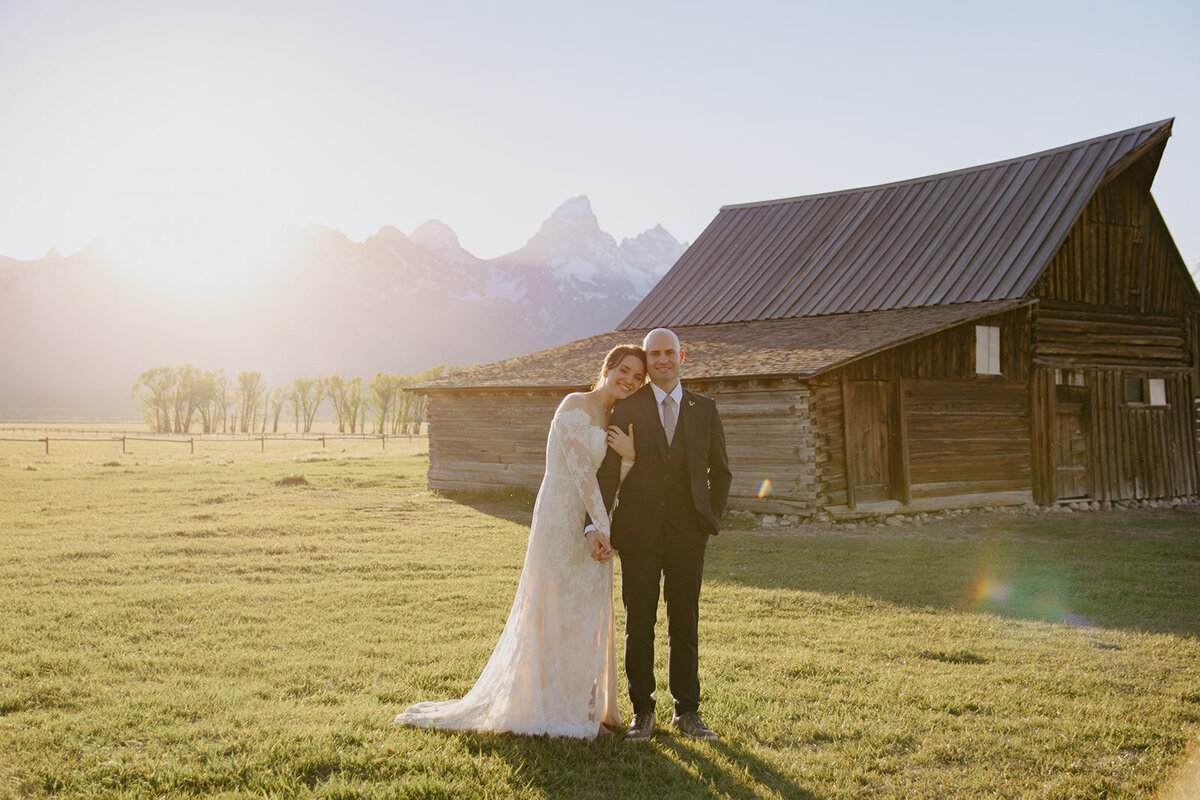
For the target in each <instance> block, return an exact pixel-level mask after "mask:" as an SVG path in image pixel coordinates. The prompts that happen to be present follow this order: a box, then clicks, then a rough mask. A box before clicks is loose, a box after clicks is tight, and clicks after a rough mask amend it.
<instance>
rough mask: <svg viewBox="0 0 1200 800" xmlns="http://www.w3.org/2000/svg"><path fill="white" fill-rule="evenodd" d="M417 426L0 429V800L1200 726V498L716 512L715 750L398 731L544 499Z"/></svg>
mask: <svg viewBox="0 0 1200 800" xmlns="http://www.w3.org/2000/svg"><path fill="white" fill-rule="evenodd" d="M423 446H424V445H423V443H422V442H420V440H417V441H416V442H414V443H409V444H408V445H407V446H406V445H405V444H403V443H397V444H396V446H395V447H393V446H392V445H391V444H389V449H388V451H387V452H380V450H379V449H378V443H375V447H374V448H372V447H371V444H370V443H362V444H358V443H349V444H347V445H346V449H344V450H343V448H342V445H341V443H337V444H334V445H331V446H330V447H329V449H328V450H327V451H326V452H325V453H320V452H319V451H318V452H313V451H312V449H311V448H312V447H313V445H312V443H308V444H307V445H306V446H305V449H303V450H302V451H296V452H275V453H272V452H271V450H270V448H268V452H267V453H266V454H265V455H264V454H260V453H258V452H257V451H256V450H255V449H254V448H253V447H247V446H245V445H228V446H225V445H222V446H217V445H209V444H206V445H204V446H203V447H202V446H201V445H199V444H198V445H197V455H195V456H194V457H193V456H188V455H186V454H181V453H180V452H179V450H178V447H177V446H176V448H174V449H169V448H167V446H165V445H154V444H146V445H145V446H143V447H140V448H139V449H138V451H137V452H136V453H134V454H131V455H127V456H121V455H120V453H119V448H118V450H117V451H116V452H115V453H114V452H113V450H112V446H111V444H86V443H85V444H80V445H78V447H77V448H75V449H74V450H67V449H66V448H64V449H63V450H62V452H59V453H52V454H51V455H50V456H44V455H42V454H41V452H40V450H38V448H37V445H20V444H9V445H8V446H6V447H4V448H3V449H0V798H11V797H42V796H60V797H72V798H75V797H150V796H170V797H180V796H182V797H186V796H206V797H207V796H227V797H244V796H277V797H330V798H335V797H458V796H482V797H514V796H515V797H596V798H600V797H644V798H658V797H693V796H711V797H723V796H728V797H736V798H742V797H761V796H765V797H798V798H881V797H882V798H887V797H891V798H913V797H979V798H984V797H989V798H990V797H1021V798H1024V797H1044V798H1093V797H1153V796H1154V795H1155V793H1156V791H1158V789H1159V787H1161V786H1162V785H1163V784H1164V782H1165V781H1167V780H1168V778H1169V776H1170V775H1171V773H1172V771H1173V770H1174V769H1176V768H1177V767H1178V766H1179V765H1180V764H1181V763H1182V762H1183V761H1184V760H1185V758H1186V756H1187V753H1188V749H1189V747H1191V745H1192V743H1193V742H1194V741H1195V740H1196V737H1197V734H1198V733H1200V668H1198V667H1197V665H1198V664H1200V508H1197V507H1196V506H1188V507H1183V508H1179V509H1174V510H1170V511H1167V510H1153V511H1150V510H1147V511H1139V512H1122V513H1095V514H1076V515H1069V516H1067V515H1063V516H1057V515H1056V516H1035V515H1015V514H972V515H967V516H964V517H960V518H957V519H953V520H939V521H936V522H933V523H930V524H928V525H922V526H917V525H910V526H905V527H903V528H887V529H877V528H867V529H862V528H859V529H856V530H853V531H849V532H848V531H846V530H845V529H844V528H837V527H824V528H822V527H803V528H801V529H798V530H794V531H775V532H774V533H768V532H763V531H753V530H749V531H747V530H742V531H735V532H729V533H727V534H724V535H722V536H720V537H719V538H717V539H715V540H713V541H712V543H711V544H710V547H709V551H708V557H707V563H706V577H705V584H704V595H703V597H702V610H701V615H702V620H701V632H700V634H701V681H702V684H703V687H704V694H705V702H704V706H703V708H702V711H703V713H704V716H705V719H706V721H708V722H709V723H710V724H711V725H712V726H713V727H714V728H716V729H717V730H718V731H719V732H720V733H721V734H722V736H723V741H722V742H721V743H719V744H716V745H709V744H701V743H693V742H691V741H688V740H684V739H682V738H680V737H678V736H675V735H674V734H672V733H670V732H669V731H668V732H664V733H661V734H659V735H658V736H657V737H656V739H655V740H654V741H653V742H651V743H650V744H648V745H633V744H625V743H622V742H620V741H619V739H618V740H616V741H599V742H594V743H593V742H575V741H563V740H550V739H545V738H523V737H515V736H504V735H486V734H471V733H456V734H451V733H442V732H437V731H423V730H413V729H407V728H400V727H397V726H394V725H393V724H391V722H390V720H391V718H392V716H394V715H395V714H396V713H397V712H398V711H400V710H401V709H403V708H404V707H405V706H407V705H408V704H409V703H411V702H415V701H417V700H424V699H441V698H446V697H454V696H458V695H461V694H462V693H464V692H465V691H466V690H467V689H468V688H469V687H470V686H471V684H472V682H473V681H474V678H475V677H476V675H477V674H478V672H479V670H480V669H481V667H482V666H483V664H484V662H485V661H486V659H487V657H488V655H489V653H490V651H491V648H492V645H493V644H494V643H495V640H496V637H497V636H498V634H499V632H500V629H501V627H502V625H503V622H504V619H505V616H506V615H507V612H508V607H509V604H510V602H511V600H512V593H513V590H514V588H515V585H516V581H517V578H518V576H519V573H520V568H521V563H522V559H523V556H524V546H525V537H526V535H527V524H528V517H529V508H530V506H529V502H528V500H529V498H528V497H524V496H521V495H518V496H516V497H506V496H504V495H501V494H497V495H490V496H478V497H471V498H448V497H444V496H440V495H438V494H436V493H431V492H428V491H427V490H426V489H425V487H424V472H425V467H426V463H427V461H426V457H425V455H424V453H422V452H418V448H421V447H423ZM156 447H157V448H159V449H158V450H156V449H155V448H156ZM222 447H224V448H225V449H221V448H222ZM620 617H621V614H620V610H619V609H618V625H619V626H620V625H621V624H622V620H621V619H620ZM660 633H661V634H662V635H661V636H660V646H659V648H658V654H659V657H660V665H659V670H658V673H659V675H660V676H661V677H662V678H663V679H664V681H665V674H666V670H665V663H662V662H663V660H664V659H665V654H666V646H665V626H662V630H661V631H660ZM623 683H624V682H623V680H622V684H623ZM660 696H661V697H662V698H663V700H664V702H663V703H662V704H661V706H660V708H661V709H662V711H661V714H660V721H662V722H665V721H666V718H665V717H666V714H667V708H668V707H669V695H668V694H667V692H666V688H665V686H660ZM622 710H623V712H624V713H625V714H626V716H627V715H628V713H629V707H628V702H627V701H626V700H624V698H622Z"/></svg>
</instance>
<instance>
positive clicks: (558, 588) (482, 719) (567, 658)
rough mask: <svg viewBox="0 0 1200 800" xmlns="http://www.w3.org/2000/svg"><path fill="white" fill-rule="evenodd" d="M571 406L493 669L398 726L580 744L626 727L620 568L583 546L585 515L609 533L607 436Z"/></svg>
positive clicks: (560, 415) (559, 414) (553, 444)
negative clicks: (620, 664) (616, 602)
mask: <svg viewBox="0 0 1200 800" xmlns="http://www.w3.org/2000/svg"><path fill="white" fill-rule="evenodd" d="M564 405H566V401H564V404H563V405H560V406H559V408H558V411H556V412H555V414H554V420H553V422H552V423H551V425H550V435H549V438H548V439H547V442H546V475H545V477H544V478H543V479H542V486H541V489H539V490H538V496H537V502H536V503H535V504H534V508H533V523H532V525H531V528H530V531H529V548H528V550H527V551H526V553H525V567H524V569H523V570H522V572H521V581H520V583H519V584H518V586H517V596H516V598H515V599H514V600H513V604H512V610H511V611H510V612H509V614H508V621H507V622H505V624H504V631H503V632H502V633H501V634H500V641H499V642H498V643H497V644H496V649H495V650H493V651H492V655H491V658H489V659H488V663H487V666H485V667H484V668H483V673H482V674H480V676H479V679H478V680H477V681H475V685H474V686H473V687H472V688H471V691H470V692H468V693H467V695H466V696H465V697H463V698H462V699H461V700H446V701H441V702H425V703H418V704H416V705H414V706H412V707H411V708H409V709H408V710H407V711H405V712H404V713H402V714H400V715H399V716H397V717H396V722H399V723H403V724H406V725H415V726H418V727H422V728H445V729H449V730H475V731H511V732H513V733H523V734H548V735H550V736H570V737H574V738H580V739H593V738H595V737H596V736H597V735H598V734H599V732H600V725H601V723H605V724H607V725H610V726H611V725H620V716H619V713H618V711H617V668H616V655H615V651H614V649H613V648H614V641H613V630H614V627H613V581H612V562H611V561H609V562H608V563H604V564H601V563H598V562H596V561H593V560H592V558H591V554H590V551H589V548H588V543H587V540H586V539H585V538H584V536H583V525H584V514H585V512H586V513H587V514H588V515H589V516H591V518H592V522H593V524H595V525H596V527H597V528H598V529H599V530H600V531H602V532H603V533H605V534H608V532H609V522H608V513H607V512H606V510H605V508H604V501H603V499H602V498H601V496H600V487H599V485H598V484H597V483H596V470H597V469H598V468H599V466H600V461H601V460H602V459H603V458H604V452H605V450H606V448H607V444H606V434H605V430H604V429H603V428H600V427H597V426H595V425H593V424H592V422H591V418H590V417H589V416H588V413H587V412H586V411H584V410H583V409H580V408H574V409H569V410H564Z"/></svg>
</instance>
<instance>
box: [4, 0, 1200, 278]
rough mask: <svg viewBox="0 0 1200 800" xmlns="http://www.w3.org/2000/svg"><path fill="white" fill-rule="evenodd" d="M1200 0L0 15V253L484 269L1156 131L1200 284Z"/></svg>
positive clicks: (1173, 205) (74, 7) (300, 0)
mask: <svg viewBox="0 0 1200 800" xmlns="http://www.w3.org/2000/svg"><path fill="white" fill-rule="evenodd" d="M1198 79H1200V3H1196V2H1195V0H1187V1H1186V2H1184V1H1183V0H1179V1H1174V0H1147V2H1143V3H1140V4H1138V5H1137V6H1130V5H1128V4H1127V3H1115V2H1108V0H1092V1H1091V2H1055V0H1040V1H1039V2H1027V0H1009V1H1008V2H1004V3H995V4H983V3H971V2H962V0H955V1H954V2H940V1H939V2H927V1H925V0H915V2H905V3H895V2H862V3H855V2H798V1H793V2H767V1H764V0H742V1H741V2H738V3H731V2H728V0H723V1H722V2H704V1H703V0H691V1H690V2H654V0H639V2H625V0H605V2H602V3H597V2H572V1H571V0H553V2H512V3H496V2H494V1H492V2H455V0H443V1H442V2H438V3H431V2H428V1H427V0H425V1H423V2H419V3H411V2H405V1H404V0H397V1H395V2H367V1H366V0H340V1H339V2H336V3H333V2H305V0H288V1H287V2H253V1H252V0H237V2H227V1H226V0H205V2H195V3H181V2H170V1H169V0H166V1H164V0H158V1H157V2H129V1H127V0H103V2H101V1H100V0H91V1H90V2H59V1H58V0H36V1H35V0H20V1H19V2H18V1H17V0H0V254H3V255H6V256H9V257H12V258H18V259H34V258H40V257H41V256H43V255H44V254H45V253H46V252H47V251H48V250H50V249H51V248H55V249H57V250H58V251H60V252H61V253H63V254H70V253H72V252H75V251H77V250H79V249H80V248H82V247H84V246H85V245H86V244H87V243H88V242H90V241H92V240H93V239H97V238H99V239H101V240H102V241H103V242H104V243H105V244H106V245H108V246H109V247H110V249H111V251H113V252H115V253H116V254H118V255H119V256H121V257H123V258H127V259H130V260H134V261H139V262H140V263H144V264H146V265H147V269H154V270H194V269H201V270H206V271H211V272H214V273H217V274H220V273H221V271H222V270H224V271H226V272H228V273H229V274H230V275H234V274H236V272H237V270H240V269H245V268H247V267H246V265H247V264H250V263H252V261H253V260H254V259H255V258H259V257H261V256H263V255H264V254H266V253H268V252H270V250H271V248H272V247H273V246H274V243H275V242H276V241H277V237H278V236H279V235H280V233H281V232H283V231H285V230H286V229H287V228H288V227H289V226H293V225H307V224H320V225H324V226H327V227H331V228H336V229H338V230H341V231H342V232H344V233H345V234H346V235H347V236H349V237H350V238H351V239H353V240H355V241H361V240H363V239H364V238H366V237H367V236H369V235H371V234H372V233H374V232H375V231H377V230H378V229H379V228H380V227H382V226H384V225H391V226H394V227H396V228H399V229H400V230H402V231H404V232H405V233H411V232H412V231H413V229H414V228H416V227H417V226H418V225H419V224H421V223H422V222H424V221H425V220H428V219H439V220H441V221H443V222H445V223H446V224H448V225H449V226H450V227H452V228H453V229H454V230H455V231H456V232H457V233H458V235H459V238H460V241H461V242H462V244H463V246H464V247H466V249H468V250H469V251H471V252H472V253H474V254H475V255H477V256H479V257H481V258H491V257H495V256H499V255H502V254H504V253H507V252H511V251H512V250H515V249H518V248H520V247H521V246H523V245H524V244H525V242H526V241H527V240H528V239H529V237H531V236H532V235H533V234H534V233H535V232H536V231H537V229H538V227H539V226H540V224H541V222H542V221H543V220H545V219H546V217H547V216H549V214H550V212H552V211H553V210H554V209H555V208H556V207H557V206H559V205H560V204H561V203H562V202H563V201H565V200H566V199H568V198H570V197H574V196H576V195H581V194H585V195H587V196H588V197H589V198H590V199H591V201H592V208H593V209H594V211H595V212H596V215H597V217H598V219H599V222H600V225H601V227H603V228H604V229H605V230H607V231H608V232H610V233H612V234H613V235H614V236H616V237H617V238H618V239H621V238H623V237H626V236H634V235H637V234H638V233H640V232H642V231H644V230H646V229H647V228H650V227H652V226H653V225H655V224H662V225H663V226H664V227H665V228H666V229H667V230H668V231H670V232H671V233H672V234H673V235H674V236H675V237H676V238H678V239H680V240H681V241H693V240H694V239H695V238H696V237H697V235H698V234H699V233H700V232H701V230H703V228H704V226H705V225H707V224H708V222H709V221H710V220H711V219H712V218H713V217H714V216H715V215H716V213H717V211H718V209H719V208H720V207H721V206H722V205H726V204H731V203H741V202H750V201H755V200H765V199H772V198H777V197H790V196H797V195H805V194H813V193H819V192H826V191H834V190H839V189H848V188H853V187H857V186H865V185H873V184H878V183H885V182H890V181H895V180H903V179H907V178H914V177H918V176H921V175H928V174H933V173H937V172H944V171H948V170H954V169H960V168H963V167H968V166H974V165H977V164H983V163H987V162H991V161H997V160H1002V159H1007V158H1012V157H1015V156H1021V155H1026V154H1028V153H1032V152H1036V151H1039V150H1045V149H1050V148H1053V147H1058V146H1061V145H1065V144H1069V143H1072V142H1076V141H1079V140H1082V139H1088V138H1092V137H1095V136H1099V135H1102V134H1106V133H1110V132H1113V131H1118V130H1123V129H1125V128H1131V127H1135V126H1139V125H1142V124H1144V123H1147V122H1152V121H1156V120H1160V119H1164V118H1168V117H1175V118H1176V123H1175V128H1174V136H1173V137H1172V139H1171V141H1170V142H1169V143H1168V145H1167V149H1166V153H1165V156H1164V158H1163V162H1162V166H1161V168H1160V171H1159V174H1158V178H1157V180H1156V183H1155V186H1154V195H1155V198H1156V200H1157V202H1158V205H1159V207H1160V209H1161V210H1162V213H1163V216H1164V217H1165V219H1166V221H1167V224H1168V226H1169V228H1170V229H1171V231H1172V233H1173V234H1174V236H1175V239H1176V243H1177V244H1178V246H1179V248H1180V251H1181V252H1182V254H1183V257H1184V260H1185V261H1186V263H1187V264H1188V265H1189V267H1191V268H1193V269H1195V268H1196V267H1197V266H1198V265H1200V226H1198V225H1197V221H1198V219H1200V80H1198Z"/></svg>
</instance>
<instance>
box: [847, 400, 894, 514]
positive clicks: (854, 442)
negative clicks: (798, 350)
mask: <svg viewBox="0 0 1200 800" xmlns="http://www.w3.org/2000/svg"><path fill="white" fill-rule="evenodd" d="M845 385H846V390H847V391H846V395H847V396H846V428H847V430H846V433H847V441H846V461H847V464H846V468H847V472H848V475H847V477H848V478H849V479H850V482H851V484H852V486H853V495H854V502H855V503H874V502H878V501H880V500H891V499H893V496H894V494H895V492H894V481H893V478H892V470H893V463H894V459H893V453H892V441H893V438H894V437H893V435H892V420H893V418H894V416H895V413H894V408H893V404H894V396H895V392H894V390H893V388H892V385H891V383H890V382H889V381H847V382H846V384H845Z"/></svg>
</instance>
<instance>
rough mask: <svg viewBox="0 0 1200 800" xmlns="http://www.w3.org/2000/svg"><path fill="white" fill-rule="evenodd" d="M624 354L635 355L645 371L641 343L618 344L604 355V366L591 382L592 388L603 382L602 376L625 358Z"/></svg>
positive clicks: (644, 353) (644, 359)
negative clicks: (593, 381) (594, 380)
mask: <svg viewBox="0 0 1200 800" xmlns="http://www.w3.org/2000/svg"><path fill="white" fill-rule="evenodd" d="M626 356H637V358H638V360H639V361H641V362H642V372H643V373H644V372H646V371H647V365H646V351H645V350H643V349H642V346H641V345H637V344H619V345H617V346H616V347H614V348H613V349H612V350H609V351H608V355H606V356H605V357H604V366H603V367H601V368H600V375H599V377H597V378H596V382H595V383H593V384H592V388H593V389H599V388H600V385H601V384H603V383H604V376H605V375H606V374H608V371H609V370H610V369H616V368H617V365H618V364H620V363H621V362H622V361H624V360H625V357H626Z"/></svg>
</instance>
